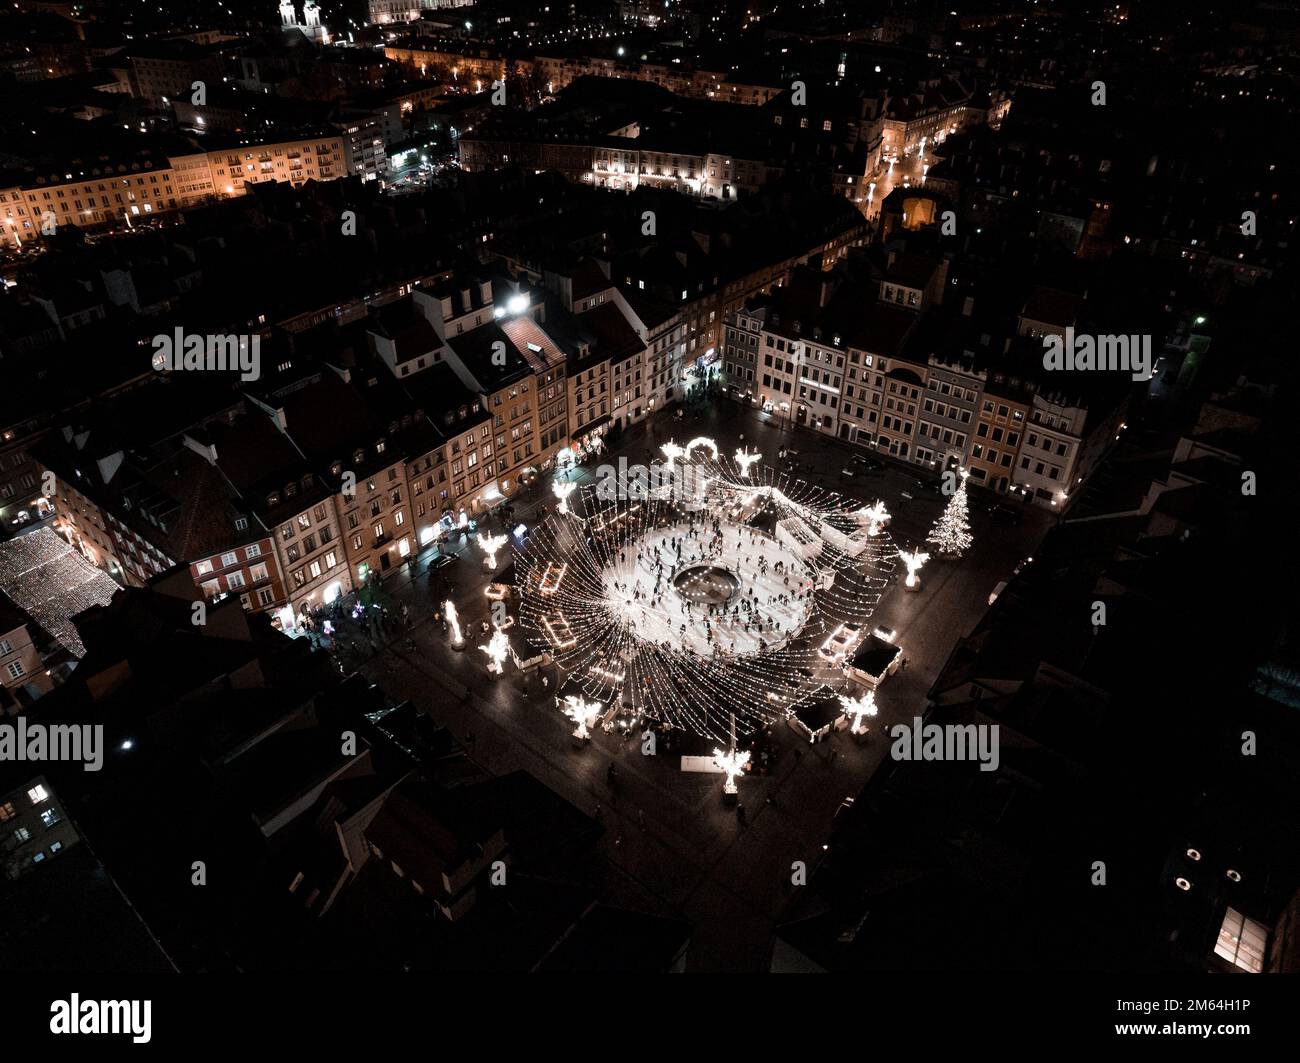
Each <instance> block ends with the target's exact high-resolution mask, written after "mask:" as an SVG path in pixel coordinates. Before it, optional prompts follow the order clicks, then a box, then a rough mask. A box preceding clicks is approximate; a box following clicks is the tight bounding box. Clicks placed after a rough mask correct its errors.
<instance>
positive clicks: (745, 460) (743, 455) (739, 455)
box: [735, 447, 763, 480]
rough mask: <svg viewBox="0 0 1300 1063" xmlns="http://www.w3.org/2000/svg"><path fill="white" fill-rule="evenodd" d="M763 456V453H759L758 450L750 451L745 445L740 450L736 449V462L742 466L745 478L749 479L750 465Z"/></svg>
mask: <svg viewBox="0 0 1300 1063" xmlns="http://www.w3.org/2000/svg"><path fill="white" fill-rule="evenodd" d="M762 456H763V455H762V454H759V453H758V452H757V451H754V452H752V453H751V452H750V451H747V450H746V449H745V448H744V447H741V448H740V449H739V450H738V451H736V453H735V459H736V464H737V465H739V466H740V475H741V477H742V478H743V479H745V480H748V479H749V467H750V466H751V465H753V464H754V462H756V461H758V459H759V458H761V457H762Z"/></svg>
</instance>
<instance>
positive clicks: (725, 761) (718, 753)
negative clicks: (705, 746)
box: [713, 749, 749, 794]
mask: <svg viewBox="0 0 1300 1063" xmlns="http://www.w3.org/2000/svg"><path fill="white" fill-rule="evenodd" d="M748 763H749V753H748V752H744V753H737V752H736V751H735V750H734V749H733V750H732V751H731V752H730V753H724V752H722V750H720V749H715V750H714V751H713V766H714V767H715V768H717V769H718V771H720V772H722V774H723V775H725V776H726V777H727V781H726V782H724V783H723V784H722V792H723V793H724V794H734V793H736V792H737V789H736V776H737V775H739V774H740V773H741V772H742V771H744V770H745V765H746V764H748Z"/></svg>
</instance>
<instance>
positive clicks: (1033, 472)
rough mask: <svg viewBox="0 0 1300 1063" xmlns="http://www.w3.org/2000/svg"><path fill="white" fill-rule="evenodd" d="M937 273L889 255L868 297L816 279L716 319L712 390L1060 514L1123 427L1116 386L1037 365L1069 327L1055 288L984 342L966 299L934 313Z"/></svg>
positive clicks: (1107, 378) (1121, 395)
mask: <svg viewBox="0 0 1300 1063" xmlns="http://www.w3.org/2000/svg"><path fill="white" fill-rule="evenodd" d="M945 267H946V264H945V263H944V262H943V261H942V260H929V259H925V258H922V257H921V256H899V257H898V258H897V259H896V260H895V261H893V262H891V265H890V268H889V269H888V270H887V271H886V272H885V274H884V276H883V277H882V278H881V279H880V280H879V282H878V283H879V290H878V293H870V292H866V293H864V292H863V290H862V289H861V288H860V287H858V286H856V285H846V286H845V287H844V288H842V289H840V290H838V291H832V289H833V287H834V282H833V280H832V279H831V277H830V276H829V275H826V274H822V275H818V276H800V277H798V278H796V283H795V284H794V285H793V286H792V289H791V290H790V291H788V292H785V293H781V295H782V296H783V297H782V298H775V299H758V300H754V301H752V302H751V303H750V304H749V305H747V306H746V307H744V308H742V309H741V310H738V311H736V312H734V313H732V314H730V315H729V316H728V317H727V319H726V324H725V327H726V340H725V347H724V375H723V381H724V387H725V391H726V393H727V394H728V396H729V397H731V398H733V399H735V400H737V401H741V402H745V403H749V404H751V405H755V406H759V407H761V408H762V409H763V410H765V411H768V412H769V413H771V414H772V415H773V416H774V418H776V419H777V420H778V421H779V422H780V423H788V424H793V425H799V426H803V427H806V428H809V429H812V430H814V431H817V432H821V433H824V434H826V435H830V436H834V437H836V438H838V439H841V440H844V441H846V442H849V443H854V444H857V445H859V446H861V447H863V448H864V449H869V450H870V451H872V452H876V453H880V454H888V455H889V456H891V457H893V458H896V459H899V460H902V461H905V462H909V463H912V464H915V465H918V466H922V467H924V468H926V469H936V470H938V469H948V468H953V467H956V466H961V467H964V468H966V469H968V470H969V472H970V475H971V480H972V482H973V483H975V484H978V485H982V486H984V487H987V488H989V489H991V490H993V491H996V492H998V493H1001V494H1008V495H1011V496H1013V497H1018V498H1021V499H1023V500H1025V501H1032V502H1034V503H1035V504H1038V505H1041V506H1044V507H1047V508H1052V509H1058V510H1061V509H1064V508H1065V507H1066V506H1067V505H1068V504H1069V502H1070V500H1071V498H1072V496H1073V494H1074V492H1075V490H1076V489H1077V488H1078V486H1079V485H1080V484H1081V483H1082V482H1083V481H1084V480H1085V479H1086V477H1087V475H1088V473H1089V472H1090V471H1091V470H1092V469H1093V468H1094V467H1095V466H1096V464H1097V462H1098V461H1099V460H1100V458H1101V457H1102V456H1103V454H1104V453H1105V452H1106V450H1107V449H1108V448H1109V447H1110V446H1111V445H1112V444H1113V443H1114V441H1115V440H1116V438H1117V437H1118V435H1119V433H1120V432H1121V431H1122V429H1123V428H1124V427H1125V424H1124V417H1125V412H1126V410H1127V408H1128V401H1127V390H1126V389H1127V387H1128V383H1129V381H1128V380H1127V378H1122V379H1121V378H1118V377H1116V376H1114V375H1102V374H1095V373H1094V374H1093V375H1092V378H1085V377H1082V376H1080V375H1078V374H1067V375H1055V374H1052V373H1049V372H1047V371H1045V370H1044V369H1043V366H1042V352H1043V343H1042V337H1043V336H1044V335H1048V334H1056V335H1064V331H1065V328H1066V327H1067V326H1072V325H1073V324H1075V322H1076V320H1077V318H1075V317H1074V316H1072V314H1073V313H1074V311H1073V310H1072V309H1071V308H1072V307H1073V303H1072V302H1071V300H1069V299H1067V298H1063V297H1062V296H1063V293H1054V292H1050V291H1048V292H1036V293H1034V295H1033V296H1031V298H1030V299H1029V300H1028V301H1027V302H1026V305H1025V307H1024V310H1023V312H1022V313H1021V314H1020V315H1019V317H1018V319H1017V327H1016V331H1015V334H1013V335H1007V336H1005V337H1001V338H995V337H994V335H992V334H989V333H982V332H980V331H979V329H980V326H978V325H977V324H976V323H975V320H974V318H973V309H974V298H973V297H969V296H968V297H966V298H965V299H964V300H963V302H962V305H961V306H960V307H959V308H958V307H952V308H948V309H947V312H946V313H945V312H944V311H943V310H942V309H941V308H940V307H939V306H938V304H937V298H938V293H939V292H941V290H942V285H943V282H944V278H945V276H946V272H945ZM873 294H876V295H877V296H878V297H877V300H876V301H875V302H874V303H870V304H869V305H867V307H866V309H865V311H864V310H863V309H862V306H863V304H864V303H867V302H868V301H869V300H870V299H871V297H872V295H873ZM1036 305H1042V306H1048V307H1051V308H1052V309H1051V310H1050V311H1043V310H1039V309H1036V308H1035V307H1036ZM926 309H930V310H931V313H930V314H929V315H926V314H924V313H923V311H924V310H926ZM1035 315H1041V316H1042V317H1047V318H1050V319H1052V320H1049V321H1044V320H1041V319H1040V318H1039V317H1036V316H1035Z"/></svg>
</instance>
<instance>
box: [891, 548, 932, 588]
mask: <svg viewBox="0 0 1300 1063" xmlns="http://www.w3.org/2000/svg"><path fill="white" fill-rule="evenodd" d="M898 559H899V560H900V561H901V562H903V564H904V565H906V566H907V579H906V580H905V581H904V583H903V586H905V587H912V588H915V587H916V586H917V585H918V584H919V583H920V581H919V580H918V579H917V578H916V574H917V573H918V572H920V571H921V566H922V565H924V564H925V563H926V562H927V561H929V560H930V555H929V554H927V553H923V552H921V551H920V550H899V551H898Z"/></svg>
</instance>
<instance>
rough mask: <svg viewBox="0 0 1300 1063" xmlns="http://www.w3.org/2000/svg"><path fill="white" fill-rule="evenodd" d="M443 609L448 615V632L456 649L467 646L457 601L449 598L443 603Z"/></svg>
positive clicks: (453, 647)
mask: <svg viewBox="0 0 1300 1063" xmlns="http://www.w3.org/2000/svg"><path fill="white" fill-rule="evenodd" d="M442 611H443V613H444V614H445V615H446V617H447V633H448V637H449V638H450V639H451V647H452V649H454V650H463V649H464V648H465V636H464V635H462V634H461V631H460V615H459V614H458V613H457V612H456V603H455V602H453V601H452V600H451V599H450V598H448V599H447V600H446V601H445V602H443V603H442Z"/></svg>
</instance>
